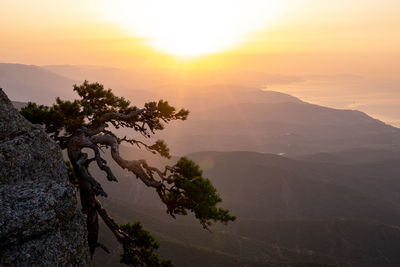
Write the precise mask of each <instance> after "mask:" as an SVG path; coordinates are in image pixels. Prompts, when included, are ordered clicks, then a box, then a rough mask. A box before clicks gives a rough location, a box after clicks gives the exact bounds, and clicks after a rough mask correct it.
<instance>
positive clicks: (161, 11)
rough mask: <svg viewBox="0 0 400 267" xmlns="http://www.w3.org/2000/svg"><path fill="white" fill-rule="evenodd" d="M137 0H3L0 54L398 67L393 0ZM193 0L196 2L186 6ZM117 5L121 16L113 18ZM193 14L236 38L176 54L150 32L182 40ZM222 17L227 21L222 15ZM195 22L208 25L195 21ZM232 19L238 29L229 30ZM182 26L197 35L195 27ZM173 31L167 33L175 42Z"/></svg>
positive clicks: (311, 68)
mask: <svg viewBox="0 0 400 267" xmlns="http://www.w3.org/2000/svg"><path fill="white" fill-rule="evenodd" d="M221 1H222V0H221ZM127 2H129V3H131V4H129V5H127V4H126V3H127ZM144 2H146V1H123V0H114V1H105V0H102V1H95V0H87V1H79V0H69V1H50V0H36V1H30V0H25V1H22V0H2V1H1V2H0V18H1V23H0V36H1V42H0V62H18V63H25V64H38V65H44V64H84V65H103V66H115V67H136V68H137V67H139V68H140V67H142V66H147V67H162V68H165V67H167V68H169V67H176V66H179V67H182V66H184V67H185V68H211V69H212V68H235V69H241V68H245V69H247V70H257V71H265V72H273V73H288V74H304V73H355V74H363V75H365V74H366V75H373V74H379V75H389V76H396V75H398V69H400V63H399V62H400V31H399V30H398V29H399V27H400V16H398V13H399V11H400V1H398V0H382V1H376V0H352V1H344V0H343V1H342V0H339V1H328V0H327V1H320V0H318V1H317V0H313V1H312V0H284V1H267V0H262V1H261V0H260V1H257V0H247V1H244V0H243V1H239V0H238V1H235V0H230V1H226V2H225V4H224V5H219V6H217V5H215V4H213V1H209V3H208V2H207V1H188V0H186V1H184V2H182V3H186V4H185V5H183V4H182V3H180V2H179V0H171V1H170V2H169V3H170V4H171V5H170V7H168V6H167V5H165V3H166V2H167V1H164V0H163V1H160V2H158V4H157V1H155V0H148V1H147V2H149V3H151V4H152V5H151V6H146V7H145V8H146V9H141V8H142V7H141V6H140V5H141V4H143V3H144ZM132 3H133V4H132ZM160 3H164V5H161V4H160ZM188 3H189V4H188ZM191 3H193V5H196V4H197V5H199V7H196V8H195V9H194V8H191V7H192V4H191ZM199 3H205V4H204V5H200V4H199ZM169 8H170V10H169ZM235 8H236V9H235ZM186 9H187V10H186ZM198 9H201V10H200V11H198ZM196 10H197V11H198V12H202V13H200V14H198V13H195V12H196ZM237 10H239V11H241V12H239V13H238V12H237ZM124 12H125V13H124ZM143 12H147V13H145V15H146V16H143V14H142V13H143ZM185 12H186V13H185ZM190 12H194V13H193V14H192V13H190ZM235 12H236V13H235ZM124 14H125V16H126V17H124V18H123V19H121V18H120V17H123V16H124ZM127 14H128V15H127ZM171 14H172V15H171ZM215 14H217V15H215ZM152 15H154V16H152ZM164 16H165V17H164ZM176 16H183V17H182V18H183V19H185V20H186V23H181V22H180V21H179V20H178V21H177V23H175V24H171V26H169V27H170V28H159V27H162V26H163V25H166V24H168V23H167V22H168V21H170V20H171V18H172V17H176ZM193 16H197V17H196V19H197V20H199V19H200V18H204V21H210V20H215V22H214V21H211V22H212V23H208V24H211V25H215V27H211V28H210V25H208V26H207V23H201V24H198V23H197V24H193V25H196V30H197V32H198V33H199V36H200V37H201V35H200V32H201V34H203V35H204V34H205V35H204V36H205V37H207V36H206V33H207V31H208V32H212V31H213V30H214V28H218V27H222V28H221V29H222V30H224V31H227V32H229V31H231V32H232V34H230V35H228V36H227V38H232V39H235V38H236V39H237V40H234V41H232V42H230V43H229V44H228V45H226V47H224V46H223V45H222V48H218V49H216V50H217V54H212V55H207V53H206V55H205V56H204V55H203V56H198V57H196V58H195V59H190V60H187V59H182V58H180V57H176V56H175V55H174V53H171V51H167V50H168V49H165V50H166V51H163V48H165V47H162V46H163V45H164V46H167V45H170V44H165V43H163V42H162V41H160V40H156V39H157V38H161V37H159V36H157V34H159V33H160V32H162V33H164V32H166V35H167V36H172V37H173V38H175V39H177V38H181V39H180V40H181V42H186V41H187V40H185V37H182V36H183V35H185V34H180V32H177V30H176V29H175V30H174V29H171V27H175V25H177V26H176V27H175V28H178V27H180V26H179V25H181V24H188V25H192V24H190V19H191V17H193ZM235 16H236V17H235ZM241 16H242V17H241ZM134 18H135V19H134ZM229 19H230V20H232V22H230V24H229V23H228V24H226V25H225V24H221V22H220V21H224V20H225V21H228V22H229ZM158 20H159V21H158ZM162 20H164V21H162ZM154 23H156V25H155V26H154V25H153V24H154ZM157 23H158V24H157ZM203 24H204V25H205V27H206V26H207V27H209V28H204V29H203V28H201V26H202V25H203ZM220 24H221V25H220ZM242 24H244V25H242ZM247 24H248V25H247ZM138 25H139V26H138ZM149 25H153V26H154V27H155V30H154V29H153V28H154V27H153V28H151V30H153V31H151V30H150V26H149ZM160 25H161V26H160ZM168 25H169V24H168ZM198 25H200V26H198ZM157 27H158V28H157ZM223 27H225V28H223ZM239 28H240V30H241V31H242V32H240V34H239V33H236V32H235V31H239ZM246 31H247V32H246ZM147 32H148V33H149V34H148V36H146V35H147V34H146V33H147ZM152 34H153V35H152ZM186 35H188V36H189V37H190V38H196V35H195V34H193V33H186ZM192 35H193V36H192ZM215 36H216V37H214V39H215V40H216V41H215V43H216V44H217V43H218V42H219V41H221V40H219V39H222V38H225V37H226V36H225V35H224V36H222V34H221V33H220V32H216V33H215ZM218 36H221V37H220V38H219V37H218ZM232 36H233V37H232ZM172 37H171V38H172ZM189 37H188V38H189ZM162 38H164V37H162ZM173 38H172V40H168V41H171V42H174V41H175V40H174V39H173ZM203 39H204V38H203ZM154 40H155V41H154ZM177 41H179V40H177ZM157 42H159V43H157ZM154 43H156V44H155V45H154ZM194 43H195V42H188V46H189V48H187V47H185V49H189V52H190V46H191V45H192V46H194ZM175 49H176V48H175ZM211 50H212V49H211ZM165 52H166V53H165ZM175 52H176V51H175ZM213 52H215V51H213Z"/></svg>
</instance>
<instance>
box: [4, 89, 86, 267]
mask: <svg viewBox="0 0 400 267" xmlns="http://www.w3.org/2000/svg"><path fill="white" fill-rule="evenodd" d="M88 265H90V254H89V250H88V244H87V232H86V227H85V217H84V215H82V213H81V212H80V210H79V208H78V205H77V199H76V191H75V189H74V187H73V186H72V185H71V184H70V182H69V181H68V174H67V169H66V166H65V163H64V160H63V157H62V154H61V150H60V148H59V147H58V145H57V144H56V143H55V142H54V141H52V140H51V139H50V138H49V137H48V136H47V134H46V133H45V132H44V131H43V130H42V129H41V128H40V126H35V125H32V124H31V123H29V122H28V121H27V120H25V119H24V118H23V117H22V116H21V115H20V114H19V112H18V111H17V110H16V109H15V108H14V107H13V106H12V104H11V102H10V100H9V99H8V98H7V96H6V95H5V94H4V92H3V91H2V90H1V89H0V266H88Z"/></svg>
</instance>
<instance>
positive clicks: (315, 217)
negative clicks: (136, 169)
mask: <svg viewBox="0 0 400 267" xmlns="http://www.w3.org/2000/svg"><path fill="white" fill-rule="evenodd" d="M0 67H1V68H0V85H1V86H2V87H4V89H5V91H6V92H7V94H8V95H9V96H10V97H11V99H14V100H18V101H22V102H14V104H15V106H16V107H21V106H23V105H24V102H26V101H28V100H29V99H32V100H34V101H37V102H39V103H44V104H49V103H51V101H52V100H51V99H54V97H55V96H56V95H59V96H61V97H63V98H69V99H70V98H72V97H73V92H72V90H71V86H72V84H73V83H79V82H80V81H76V80H75V79H76V77H77V76H78V75H79V74H80V73H85V74H86V75H87V76H90V77H87V78H91V79H96V78H98V79H99V81H100V82H101V80H100V79H101V78H102V77H103V76H104V75H105V74H104V73H109V72H108V71H109V70H108V69H105V70H102V71H103V72H104V73H103V72H102V71H98V69H92V70H90V71H89V70H88V69H87V68H85V71H86V72H85V71H82V70H81V69H80V68H78V67H76V68H75V67H73V66H70V67H57V66H48V67H46V68H42V67H34V66H23V65H8V64H2V65H0ZM116 73H117V74H112V73H111V74H110V75H109V77H107V79H109V80H108V83H109V84H112V83H115V80H119V79H120V77H123V76H121V75H122V74H121V73H119V72H118V71H116ZM67 74H68V75H67ZM63 75H65V76H63ZM96 75H97V76H96ZM113 75H114V76H115V77H117V78H115V77H114V76H113ZM124 75H127V77H130V78H129V79H130V83H131V84H134V83H137V84H138V90H135V91H129V93H128V94H124V91H125V90H127V89H126V88H120V89H118V88H115V89H116V92H118V93H119V94H120V95H126V97H127V98H129V99H131V100H132V102H133V103H135V104H137V105H138V106H140V105H141V104H142V103H143V101H147V100H151V99H152V98H158V97H161V98H164V99H167V100H170V102H171V103H173V104H174V105H177V106H183V107H187V108H188V109H190V110H191V114H190V116H189V119H188V120H187V121H185V122H179V123H172V124H171V125H169V127H167V129H166V130H165V131H164V132H162V133H161V134H160V135H157V136H156V137H158V138H161V139H164V140H166V142H167V143H168V144H169V145H170V148H171V152H172V154H173V155H176V156H175V157H173V159H172V161H174V160H176V159H177V157H178V156H181V155H187V156H188V157H189V158H190V159H193V160H194V161H195V162H197V163H198V164H199V165H200V166H201V167H202V169H203V171H204V174H205V176H206V177H209V178H210V179H211V181H212V182H213V184H214V185H215V186H216V188H217V189H218V191H219V192H220V194H221V196H222V198H223V200H224V202H223V205H224V207H226V208H229V209H230V210H231V211H232V213H233V214H235V215H237V216H238V220H237V222H234V223H232V224H231V225H229V226H227V227H224V226H219V225H216V226H214V227H212V228H211V232H208V231H205V230H203V229H202V227H201V225H200V224H198V222H196V221H195V220H194V219H193V218H191V217H189V218H183V217H178V218H177V219H176V220H173V219H172V218H170V217H169V216H167V214H165V211H164V207H163V206H162V204H161V203H160V202H159V200H158V199H157V196H156V195H155V194H154V192H153V190H151V189H148V188H146V187H145V186H144V185H143V184H142V183H141V182H140V181H138V180H136V179H135V178H133V177H132V175H129V174H128V172H125V171H123V170H121V169H120V168H119V167H117V166H116V165H115V164H113V162H112V160H109V162H110V166H111V167H112V169H113V171H114V173H115V174H116V176H117V178H118V179H119V183H118V184H117V183H110V182H108V181H106V179H105V177H104V175H103V173H102V172H101V171H99V170H95V169H93V170H92V172H93V174H95V177H100V178H99V180H100V181H101V183H102V184H103V185H104V186H103V187H104V189H105V190H106V191H107V193H108V194H109V197H108V198H107V199H102V201H103V202H104V203H105V206H106V207H108V208H109V210H110V213H111V215H112V216H113V217H114V218H116V219H117V220H118V221H119V222H121V223H124V222H128V221H136V220H138V221H141V222H142V223H143V225H144V226H145V228H147V229H148V230H149V231H150V232H152V233H153V234H154V235H155V236H156V238H157V239H158V240H159V241H160V243H161V248H160V254H161V255H162V256H163V257H165V258H170V259H172V260H173V261H174V262H175V263H176V265H177V266H188V265H189V264H190V265H192V266H239V265H241V264H243V265H244V264H248V265H249V266H288V264H291V265H290V266H398V265H399V264H400V257H399V256H398V250H399V244H400V228H399V227H400V201H399V200H400V180H399V177H400V168H399V166H400V129H398V128H396V127H394V126H391V125H388V124H386V123H384V122H382V121H379V120H377V119H375V118H372V117H370V116H369V115H367V114H365V113H363V112H360V111H356V110H339V109H333V108H327V107H323V106H319V105H315V104H310V103H307V102H304V101H302V100H301V99H299V98H297V97H294V96H291V95H288V94H284V93H279V92H274V91H261V90H257V89H255V88H254V87H251V88H244V87H242V86H231V85H229V84H220V85H218V84H210V85H204V84H203V85H198V87H196V86H194V87H193V88H197V90H195V93H193V94H190V95H185V94H182V92H181V91H180V90H179V89H182V87H180V86H182V85H180V86H177V87H173V86H171V85H162V84H158V85H157V84H151V82H150V83H148V85H149V86H148V88H150V89H146V86H145V85H146V83H145V82H146V79H144V78H143V77H142V79H143V80H142V81H140V79H138V80H135V78H134V77H132V76H131V74H124ZM37 77H40V79H39V78H37ZM113 79H114V81H113ZM127 79H128V78H127ZM270 79H271V81H273V79H275V80H276V82H279V83H287V84H290V83H291V82H293V81H295V80H296V79H295V78H293V77H290V76H287V77H284V76H271V77H270ZM160 80H161V81H163V79H158V80H157V83H160ZM278 80H279V81H278ZM106 83H107V82H106ZM44 85H45V86H44ZM139 85H140V86H139ZM151 85H152V86H153V87H151ZM172 88H175V89H172ZM193 88H192V89H193ZM55 89H57V90H55ZM145 89H146V90H145ZM119 90H120V91H119ZM192 107H193V109H192ZM119 133H120V134H122V135H125V134H129V133H128V132H126V131H120V132H119ZM121 151H122V154H123V155H124V156H125V157H126V158H128V159H136V158H145V159H147V160H148V161H149V162H152V163H153V164H155V165H158V166H162V165H164V164H167V163H169V162H170V161H168V160H166V159H159V158H157V157H155V156H154V155H151V154H150V153H145V152H143V151H139V150H137V149H136V148H129V147H127V146H123V147H122V148H121ZM105 158H106V159H110V156H109V155H108V152H107V153H106V155H105ZM102 226H103V227H102V228H101V231H102V235H101V239H102V241H103V243H105V244H113V245H109V246H110V248H112V249H111V250H112V257H109V256H108V255H107V254H105V253H103V252H102V251H99V252H97V254H96V255H95V261H94V262H95V266H105V265H107V266H115V263H116V262H117V261H118V257H119V254H120V248H119V247H118V245H117V243H116V242H115V241H114V240H113V238H112V236H111V234H110V233H108V232H107V229H105V227H104V225H102ZM313 264H314V265H313Z"/></svg>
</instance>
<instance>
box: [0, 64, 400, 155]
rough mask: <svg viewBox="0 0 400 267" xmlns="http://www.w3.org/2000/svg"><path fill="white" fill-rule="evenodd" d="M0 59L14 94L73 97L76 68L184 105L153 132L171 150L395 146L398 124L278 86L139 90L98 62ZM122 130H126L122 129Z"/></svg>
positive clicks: (133, 93)
mask: <svg viewBox="0 0 400 267" xmlns="http://www.w3.org/2000/svg"><path fill="white" fill-rule="evenodd" d="M0 66H1V68H0V84H1V85H2V86H3V87H4V90H5V91H6V92H7V93H9V94H10V96H11V97H12V98H13V99H15V100H19V101H20V100H23V101H28V100H32V101H36V102H39V103H46V104H49V103H51V102H53V101H52V99H55V97H56V96H58V95H59V96H61V97H63V98H67V99H71V98H75V96H74V95H75V94H74V92H73V91H72V90H71V89H72V84H74V83H79V81H74V80H72V79H71V78H74V79H75V78H77V76H78V75H79V73H81V75H82V76H84V77H85V76H89V77H87V78H93V79H97V78H98V79H103V80H107V81H108V83H109V84H117V83H119V84H120V85H121V84H123V83H125V82H126V84H125V86H126V87H123V88H122V89H121V88H120V89H117V90H115V91H116V94H119V95H124V96H125V97H127V98H128V99H131V100H132V101H133V103H138V105H139V106H140V105H141V104H142V103H144V102H145V101H150V100H154V99H160V98H162V99H167V100H169V102H170V103H172V104H173V105H175V106H177V107H188V108H189V109H190V111H191V113H190V116H189V119H188V120H187V121H186V122H184V123H175V124H173V126H172V127H168V128H167V130H166V131H163V132H162V133H161V134H160V135H159V138H163V139H165V140H166V141H167V142H168V143H169V145H170V147H171V149H172V151H174V153H175V154H185V153H191V152H196V151H201V150H220V151H235V150H246V151H258V152H268V153H276V154H279V153H281V154H287V155H290V156H296V155H304V154H312V153H319V152H335V151H341V150H347V149H351V148H368V149H379V150H381V149H384V150H391V151H393V150H394V151H398V150H400V146H399V144H400V142H399V141H400V134H399V133H400V131H399V129H398V128H395V127H392V126H390V125H387V124H385V123H383V122H381V121H379V120H377V119H374V118H372V117H370V116H368V115H367V114H365V113H362V112H360V111H355V110H339V109H332V108H327V107H322V106H318V105H314V104H310V103H307V102H304V101H301V100H300V99H298V98H296V97H294V96H291V95H288V94H284V93H280V92H274V91H268V90H260V89H259V88H252V87H243V86H237V85H229V84H209V85H201V84H194V85H186V84H179V83H177V84H175V85H173V84H167V85H157V86H156V85H155V84H157V83H160V81H166V80H165V79H161V78H160V77H158V76H157V77H156V78H157V79H156V80H158V81H157V82H156V83H155V84H153V85H154V87H149V88H150V89H148V90H147V91H146V90H128V89H127V88H128V87H129V86H132V87H135V85H134V84H135V82H136V81H138V82H139V83H144V81H145V80H148V78H144V77H142V76H139V75H138V76H135V75H133V76H130V75H132V74H131V73H130V72H126V71H122V70H119V69H113V68H101V67H85V66H82V67H76V66H48V67H46V68H43V67H37V66H26V65H17V64H2V65H0ZM53 72H57V74H55V73H53ZM60 74H64V75H68V76H69V78H66V77H64V76H60ZM102 77H103V78H102ZM164 77H165V76H164ZM318 77H319V76H318ZM318 77H317V78H318ZM340 77H343V76H340ZM346 77H347V76H346ZM322 78H326V77H322ZM353 78H354V77H352V76H351V77H350V79H353ZM83 79H85V78H83ZM83 79H82V80H83ZM141 79H142V80H141ZM319 79H320V78H319ZM140 80H141V81H140ZM279 81H280V82H282V83H291V82H293V81H295V79H294V78H293V77H292V78H291V77H285V76H274V77H272V76H271V77H270V82H271V83H274V82H279ZM150 84H151V83H150ZM54 88H60V89H59V90H54ZM61 88H64V89H61ZM117 88H118V87H117ZM188 92H190V93H188ZM124 134H128V135H129V133H128V132H124Z"/></svg>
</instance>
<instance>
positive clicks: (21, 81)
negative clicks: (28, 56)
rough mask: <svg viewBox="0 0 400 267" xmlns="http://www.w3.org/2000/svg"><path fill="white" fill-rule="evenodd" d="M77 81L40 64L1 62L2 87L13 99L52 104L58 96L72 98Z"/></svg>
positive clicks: (0, 82)
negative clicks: (73, 87)
mask: <svg viewBox="0 0 400 267" xmlns="http://www.w3.org/2000/svg"><path fill="white" fill-rule="evenodd" d="M75 83H76V81H74V80H72V79H69V78H66V77H64V76H61V75H58V74H55V73H52V72H50V71H48V70H46V69H44V68H42V67H39V66H35V65H23V64H7V63H0V87H2V88H3V90H4V91H5V92H6V93H7V95H8V96H9V97H10V99H12V100H17V101H23V102H28V101H35V102H39V103H43V104H50V103H54V101H55V98H56V97H57V96H60V97H62V98H68V99H70V98H71V97H73V96H74V93H73V91H72V85H73V84H75Z"/></svg>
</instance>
